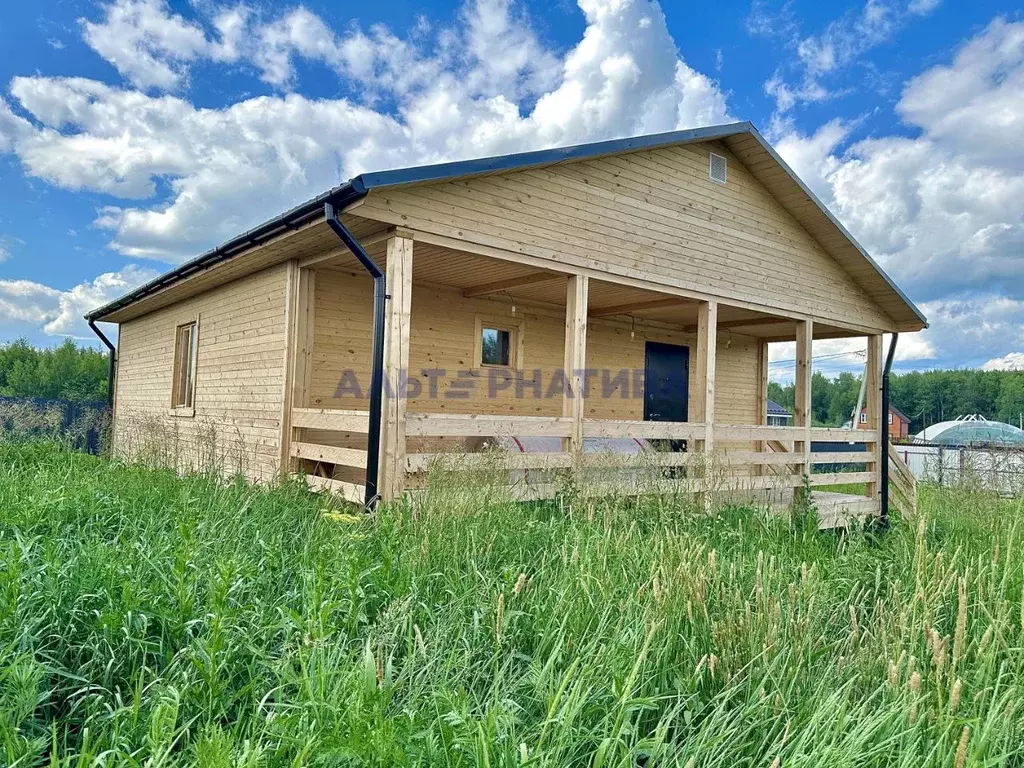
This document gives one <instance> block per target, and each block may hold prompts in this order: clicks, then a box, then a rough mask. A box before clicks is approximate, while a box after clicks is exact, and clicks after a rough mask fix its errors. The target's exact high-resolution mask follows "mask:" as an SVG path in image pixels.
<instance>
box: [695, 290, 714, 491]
mask: <svg viewBox="0 0 1024 768" xmlns="http://www.w3.org/2000/svg"><path fill="white" fill-rule="evenodd" d="M717 354H718V302H717V301H714V300H711V301H705V302H702V303H701V304H699V305H698V306H697V364H696V366H695V367H694V375H695V379H694V382H693V394H694V407H693V415H692V416H691V417H690V418H691V421H695V422H698V423H702V424H704V429H703V435H704V436H703V438H698V439H697V440H695V441H694V442H695V443H696V445H695V446H694V447H695V449H696V452H697V453H702V454H704V467H703V473H702V474H703V480H704V491H703V493H701V494H700V497H701V499H702V502H703V504H704V506H705V508H708V507H710V505H711V496H710V494H709V491H710V489H709V488H708V485H709V480H710V472H709V470H710V469H711V468H710V467H709V466H708V462H709V461H710V454H711V452H712V451H713V450H714V449H715V361H716V357H717Z"/></svg>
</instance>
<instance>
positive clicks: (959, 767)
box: [953, 725, 971, 768]
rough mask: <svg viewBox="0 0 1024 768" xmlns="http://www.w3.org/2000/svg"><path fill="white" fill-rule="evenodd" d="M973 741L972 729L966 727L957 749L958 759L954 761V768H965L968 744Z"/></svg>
mask: <svg viewBox="0 0 1024 768" xmlns="http://www.w3.org/2000/svg"><path fill="white" fill-rule="evenodd" d="M970 740H971V728H970V726H967V725H965V726H964V729H963V730H962V731H961V732H960V743H959V744H957V747H956V759H955V760H954V761H953V766H954V768H964V765H965V764H966V763H967V743H968V742H969V741H970Z"/></svg>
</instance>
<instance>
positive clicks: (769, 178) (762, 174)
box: [86, 122, 928, 331]
mask: <svg viewBox="0 0 1024 768" xmlns="http://www.w3.org/2000/svg"><path fill="white" fill-rule="evenodd" d="M707 141H721V142H723V143H724V144H725V146H726V147H727V148H728V149H729V150H730V151H731V152H732V153H733V154H734V155H735V156H736V157H737V158H738V159H739V160H740V161H741V162H742V163H743V164H744V165H745V166H746V167H747V169H748V170H749V171H750V173H751V174H752V175H753V176H754V177H755V178H756V179H757V180H758V181H759V182H761V183H762V184H763V185H764V186H765V187H766V188H767V189H768V191H769V192H770V193H771V194H772V195H773V196H774V197H775V198H776V199H777V200H778V201H779V203H780V204H782V206H783V207H784V208H786V210H787V211H789V213H790V214H791V215H792V216H793V217H794V218H795V219H796V220H797V221H798V222H799V223H800V224H801V226H803V227H804V229H805V230H807V232H808V233H809V234H810V235H811V236H812V237H813V238H814V239H815V240H816V241H818V243H819V244H821V246H822V247H823V248H824V249H825V250H826V251H827V252H828V253H829V254H830V255H831V256H832V258H834V259H835V260H836V261H837V262H838V263H839V265H840V266H841V267H843V269H844V270H845V271H846V272H847V273H848V274H850V275H851V277H852V278H853V279H854V281H855V282H856V283H857V284H858V285H860V287H861V288H862V289H863V290H864V291H865V293H867V294H868V296H869V297H871V299H872V300H874V301H875V302H876V303H877V304H878V305H879V306H880V307H881V308H882V310H883V311H884V312H885V313H886V314H887V315H888V316H889V317H890V318H892V320H893V321H894V323H895V325H896V328H897V330H900V331H916V330H920V329H922V328H926V327H927V326H928V321H927V320H926V318H925V316H924V314H922V312H921V311H920V310H919V309H918V308H917V307H916V306H915V305H914V303H913V302H912V301H911V300H910V299H909V298H908V297H907V296H906V294H904V293H903V291H902V290H900V288H899V286H897V285H896V283H895V282H893V280H892V278H890V277H889V276H888V275H887V274H886V273H885V271H884V270H883V269H882V268H881V267H880V266H879V265H878V264H877V263H876V262H875V261H874V259H872V258H871V256H870V255H869V254H868V253H867V251H865V250H864V248H863V247H862V246H861V245H860V244H859V243H858V242H857V241H856V240H855V239H854V237H853V236H852V235H851V234H850V233H849V232H848V231H847V230H846V229H845V228H844V227H843V225H842V224H840V223H839V221H838V219H836V218H835V216H833V215H832V213H831V212H830V211H829V210H828V209H827V208H826V207H825V205H824V203H822V202H821V200H819V199H818V198H817V197H816V196H815V195H814V193H813V192H811V190H810V189H809V188H808V187H807V185H806V184H804V182H803V181H801V180H800V178H799V177H798V176H797V175H796V174H795V173H794V172H793V170H792V169H791V168H790V167H789V166H788V165H787V164H786V162H785V161H784V160H783V159H782V158H781V157H780V156H779V155H778V153H777V152H776V151H775V149H774V148H773V147H772V146H771V145H770V144H769V143H768V142H767V141H766V140H765V138H764V137H763V136H762V135H761V134H760V133H759V132H758V130H757V129H756V128H755V127H754V125H753V124H752V123H750V122H741V123H730V124H727V125H716V126H709V127H705V128H694V129H690V130H684V131H671V132H669V133H658V134H650V135H646V136H634V137H631V138H625V139H613V140H611V141H599V142H592V143H588V144H578V145H575V146H571V147H556V148H554V149H542V150H537V151H533V152H520V153H516V154H510V155H498V156H495V157H486V158H479V159H473V160H460V161H456V162H450V163H441V164H437V165H427V166H418V167H413V168H400V169H396V170H390V171H380V172H376V173H364V174H360V175H359V176H356V177H354V178H352V179H351V180H350V181H348V182H347V183H345V184H342V185H340V186H338V187H334V188H333V189H330V190H328V191H327V192H324V193H323V194H321V195H318V196H317V197H314V198H312V199H311V200H308V201H306V202H305V203H302V204H301V205H298V206H296V207H295V208H292V209H291V210H289V211H286V212H285V213H283V214H281V215H280V216H277V217H275V218H273V219H270V220H269V221H267V222H264V223H263V224H261V225H259V226H258V227H255V228H253V229H251V230H249V231H247V232H244V233H242V234H241V235H239V236H237V237H235V238H232V239H231V240H229V241H227V242H226V243H223V244H222V245H220V246H217V247H216V248H213V249H211V250H209V251H207V252H206V253H203V254H201V255H200V256H197V257H196V258H194V259H192V260H190V261H187V262H185V263H183V264H181V265H180V266H179V267H176V268H175V269H173V270H171V271H169V272H167V273H166V274H164V275H161V276H160V277H158V278H156V279H155V280H152V281H150V282H148V283H146V284H144V285H142V286H140V287H139V288H136V289H135V290H134V291H132V292H130V293H128V294H126V295H125V296H122V297H121V298H119V299H116V300H115V301H112V302H110V303H109V304H106V305H104V306H102V307H99V308H98V309H95V310H93V311H92V312H90V313H89V314H88V315H86V319H88V320H101V319H102V318H103V317H105V316H106V315H109V314H111V313H113V312H115V311H117V310H119V309H123V308H125V307H127V306H129V305H130V304H132V303H134V302H136V301H139V300H141V299H143V298H145V297H146V296H149V295H150V294H153V293H155V292H157V291H160V290H163V289H165V288H167V287H169V286H171V285H173V284H174V283H176V282H178V281H180V280H182V279H184V278H185V277H188V276H189V275H192V274H194V273H196V272H198V271H202V270H206V269H209V268H211V267H213V266H216V265H217V264H219V263H221V262H223V261H226V260H228V259H233V258H235V257H237V256H240V255H241V254H242V253H244V252H245V251H247V250H249V249H250V248H252V247H255V246H257V245H260V244H261V243H263V242H265V241H266V240H268V239H270V238H272V237H276V236H278V235H280V234H282V233H284V232H285V231H287V230H289V229H295V228H297V227H299V226H301V225H303V224H305V223H308V222H310V221H312V220H313V219H314V218H316V217H317V216H319V215H321V214H322V211H323V206H324V204H325V203H328V202H329V203H332V204H334V205H335V206H336V207H338V208H342V209H343V208H344V207H345V206H346V205H348V204H350V203H352V202H355V201H357V200H359V199H361V198H363V197H365V196H366V195H367V194H369V193H370V192H371V191H372V190H376V189H387V188H391V187H397V186H405V185H410V184H424V183H430V182H440V181H449V180H452V179H457V178H467V177H471V176H483V175H487V174H493V173H501V172H508V171H516V170H524V169H527V168H537V167H541V166H549V165H556V164H559V163H568V162H575V161H579V160H589V159H594V158H598V157H603V156H607V155H618V154H626V153H629V152H636V151H640V150H649V149H659V148H664V147H671V146H681V145H685V144H694V143H700V142H707Z"/></svg>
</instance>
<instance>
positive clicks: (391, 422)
mask: <svg viewBox="0 0 1024 768" xmlns="http://www.w3.org/2000/svg"><path fill="white" fill-rule="evenodd" d="M412 248H413V241H412V238H409V237H402V236H399V235H392V236H391V237H389V238H388V245H387V254H388V255H387V266H386V267H385V270H386V274H387V290H388V302H387V305H386V306H387V308H386V310H385V316H384V397H383V401H382V403H381V419H382V421H383V424H382V425H381V426H382V429H381V446H380V456H381V461H380V483H379V485H380V494H381V498H382V499H383V500H385V501H388V500H390V499H394V498H397V497H398V496H401V495H402V493H403V492H404V491H405V453H406V451H405V414H406V405H407V403H406V389H407V383H408V379H409V326H410V319H411V317H412Z"/></svg>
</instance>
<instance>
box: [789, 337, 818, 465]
mask: <svg viewBox="0 0 1024 768" xmlns="http://www.w3.org/2000/svg"><path fill="white" fill-rule="evenodd" d="M813 346H814V323H813V322H812V321H811V320H800V321H798V322H797V324H796V378H795V380H794V382H793V383H794V389H795V392H794V406H793V424H794V426H797V427H803V435H802V438H801V439H800V440H796V441H794V443H795V444H794V446H793V449H794V452H796V453H799V454H802V455H803V458H802V465H803V470H802V475H804V476H806V477H810V476H811V466H812V464H811V373H812V372H811V354H812V347H813Z"/></svg>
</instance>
